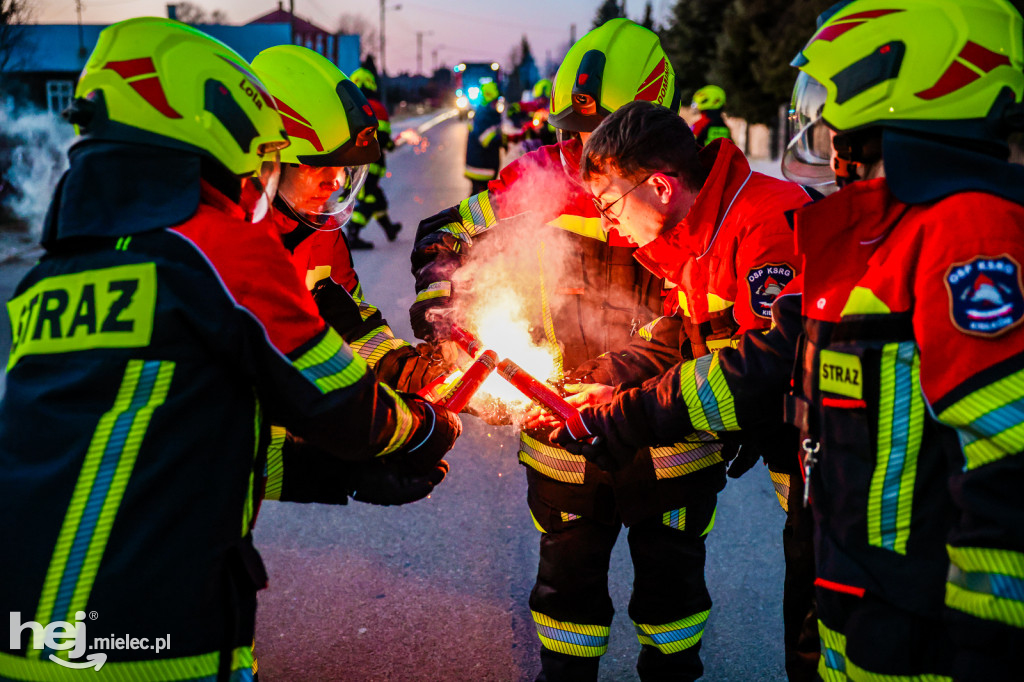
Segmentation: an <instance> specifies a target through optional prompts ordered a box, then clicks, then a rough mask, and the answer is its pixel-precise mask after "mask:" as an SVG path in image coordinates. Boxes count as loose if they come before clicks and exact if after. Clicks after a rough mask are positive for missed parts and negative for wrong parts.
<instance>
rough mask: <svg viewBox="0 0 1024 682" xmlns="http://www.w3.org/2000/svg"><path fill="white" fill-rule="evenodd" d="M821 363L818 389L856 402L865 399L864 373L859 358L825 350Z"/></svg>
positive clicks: (822, 353) (822, 352)
mask: <svg viewBox="0 0 1024 682" xmlns="http://www.w3.org/2000/svg"><path fill="white" fill-rule="evenodd" d="M820 363H821V364H820V369H819V371H818V376H819V383H818V388H820V389H821V390H822V391H826V392H828V393H836V394H838V395H841V396H845V397H847V398H854V399H856V400H861V399H862V398H863V397H864V372H863V371H862V370H861V366H860V358H859V357H857V356H856V355H850V354H849V353H839V352H836V351H834V350H823V351H821V357H820Z"/></svg>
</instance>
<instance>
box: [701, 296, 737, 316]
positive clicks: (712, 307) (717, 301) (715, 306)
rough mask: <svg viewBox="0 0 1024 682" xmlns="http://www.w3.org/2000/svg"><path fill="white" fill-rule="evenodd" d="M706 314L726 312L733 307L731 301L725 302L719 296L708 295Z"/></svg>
mask: <svg viewBox="0 0 1024 682" xmlns="http://www.w3.org/2000/svg"><path fill="white" fill-rule="evenodd" d="M707 296H708V312H709V313H717V312H721V311H723V310H728V309H729V308H731V307H732V306H733V301H727V300H725V299H724V298H722V297H721V296H718V295H716V294H711V293H709V294H708V295H707Z"/></svg>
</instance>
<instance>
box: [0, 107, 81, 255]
mask: <svg viewBox="0 0 1024 682" xmlns="http://www.w3.org/2000/svg"><path fill="white" fill-rule="evenodd" d="M73 137H74V128H72V126H70V125H68V124H67V123H66V122H65V121H64V120H63V119H61V118H60V117H59V116H58V115H56V114H51V113H47V112H41V111H36V110H28V109H17V108H15V107H14V105H13V104H12V103H11V102H6V103H4V104H3V105H2V106H0V204H2V210H0V214H7V215H8V216H11V217H13V218H14V220H15V221H17V222H21V223H24V224H25V225H26V226H28V228H29V231H30V232H31V234H32V236H33V237H35V238H39V236H40V235H41V232H42V224H43V218H44V216H45V215H46V209H47V208H48V207H49V205H50V199H51V198H52V197H53V191H54V189H55V188H56V187H57V181H58V180H60V176H61V174H62V173H63V172H64V171H65V170H67V167H68V157H67V151H68V147H69V146H70V143H71V140H72V138H73Z"/></svg>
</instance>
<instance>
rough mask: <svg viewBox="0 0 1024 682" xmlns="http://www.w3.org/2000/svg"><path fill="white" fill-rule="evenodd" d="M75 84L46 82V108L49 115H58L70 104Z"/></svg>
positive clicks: (69, 82)
mask: <svg viewBox="0 0 1024 682" xmlns="http://www.w3.org/2000/svg"><path fill="white" fill-rule="evenodd" d="M74 95H75V84H74V83H73V82H71V81H46V108H47V109H48V110H49V111H50V113H51V114H58V115H59V114H60V112H62V111H64V110H65V109H67V108H68V106H69V105H70V104H71V98H72V97H74Z"/></svg>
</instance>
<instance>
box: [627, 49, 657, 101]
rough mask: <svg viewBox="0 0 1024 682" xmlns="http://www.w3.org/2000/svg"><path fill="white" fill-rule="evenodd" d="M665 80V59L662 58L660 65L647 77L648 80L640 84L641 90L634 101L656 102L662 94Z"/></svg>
mask: <svg viewBox="0 0 1024 682" xmlns="http://www.w3.org/2000/svg"><path fill="white" fill-rule="evenodd" d="M664 80H665V58H664V57H662V58H661V61H660V62H658V65H657V66H655V67H654V70H653V71H651V73H650V74H649V75H648V76H647V79H646V80H645V81H644V82H643V83H641V84H640V89H639V91H638V92H637V93H636V97H635V98H634V99H638V100H644V101H646V102H655V101H657V100H658V95H660V94H661V86H662V81H664Z"/></svg>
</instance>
